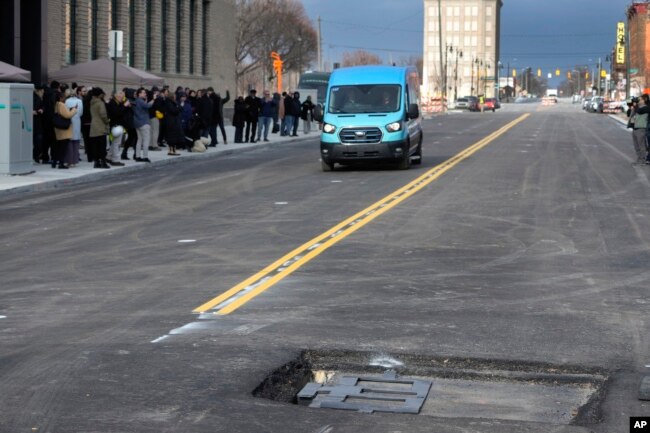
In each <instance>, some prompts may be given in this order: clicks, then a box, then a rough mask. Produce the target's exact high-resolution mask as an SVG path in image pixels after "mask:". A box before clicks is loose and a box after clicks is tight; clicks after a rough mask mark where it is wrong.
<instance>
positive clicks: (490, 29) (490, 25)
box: [485, 21, 492, 32]
mask: <svg viewBox="0 0 650 433" xmlns="http://www.w3.org/2000/svg"><path fill="white" fill-rule="evenodd" d="M485 31H486V32H491V31H492V23H491V22H489V21H488V22H486V23H485Z"/></svg>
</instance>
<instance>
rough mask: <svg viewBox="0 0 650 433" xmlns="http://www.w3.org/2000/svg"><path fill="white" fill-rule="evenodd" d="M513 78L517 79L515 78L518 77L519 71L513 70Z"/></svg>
mask: <svg viewBox="0 0 650 433" xmlns="http://www.w3.org/2000/svg"><path fill="white" fill-rule="evenodd" d="M512 76H513V77H515V78H516V77H517V70H516V69H513V70H512Z"/></svg>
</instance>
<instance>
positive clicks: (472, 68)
mask: <svg viewBox="0 0 650 433" xmlns="http://www.w3.org/2000/svg"><path fill="white" fill-rule="evenodd" d="M475 61H476V59H474V56H472V61H471V62H470V67H471V70H472V78H471V79H470V84H469V93H470V95H474V62H475Z"/></svg>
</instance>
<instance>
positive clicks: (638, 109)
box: [628, 94, 650, 165]
mask: <svg viewBox="0 0 650 433" xmlns="http://www.w3.org/2000/svg"><path fill="white" fill-rule="evenodd" d="M649 103H650V97H648V95H646V94H643V95H641V97H640V98H632V101H631V106H630V110H629V116H630V121H629V122H628V127H631V128H632V142H633V144H634V151H635V152H636V161H635V162H633V163H632V164H634V165H643V164H647V162H646V159H647V156H648V149H647V139H646V130H647V127H648V113H650V106H649Z"/></svg>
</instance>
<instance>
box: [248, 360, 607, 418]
mask: <svg viewBox="0 0 650 433" xmlns="http://www.w3.org/2000/svg"><path fill="white" fill-rule="evenodd" d="M379 357H382V358H385V359H391V360H392V365H394V368H391V370H389V371H391V372H392V371H395V372H396V373H395V375H399V376H396V377H400V378H403V380H404V381H406V382H408V383H414V382H417V383H421V384H425V383H429V384H431V390H430V392H429V393H428V396H426V397H422V396H421V395H420V394H421V393H420V392H419V391H418V392H415V391H413V389H409V388H408V387H407V388H406V389H404V388H402V389H399V390H396V391H394V392H395V393H396V394H397V397H395V395H393V396H392V397H395V398H394V399H392V398H390V397H391V394H390V392H387V391H386V390H385V388H386V384H385V383H381V384H380V385H379V386H378V389H380V390H382V389H383V390H384V391H383V392H375V393H370V397H371V398H370V400H371V401H370V402H369V401H368V400H366V399H364V398H360V396H362V395H363V394H364V391H363V390H361V391H360V389H362V388H363V387H362V386H359V385H358V383H359V382H364V381H365V379H368V378H370V381H371V382H382V380H383V379H382V378H385V377H386V376H385V375H386V374H387V369H386V368H385V367H384V366H383V365H384V364H383V363H377V362H376V360H377V359H378V358H379ZM400 364H401V365H400ZM390 374H393V373H390ZM608 377H609V374H608V372H606V371H604V370H602V369H597V368H589V367H581V366H567V365H552V364H546V363H538V362H522V361H507V360H486V359H461V358H438V357H433V356H423V355H413V354H381V355H378V354H376V353H366V352H351V351H305V352H303V353H301V354H300V356H299V357H298V358H297V359H294V360H293V361H290V362H289V363H287V364H285V365H283V366H281V367H279V368H278V369H276V370H275V371H273V372H272V373H271V374H269V375H268V376H267V377H266V378H265V379H264V380H263V381H262V383H261V384H260V385H259V386H258V387H257V388H256V389H255V390H254V391H253V395H254V396H256V397H261V398H267V399H271V400H275V401H280V402H284V403H293V404H303V405H308V406H309V407H319V408H330V409H348V410H358V411H360V412H373V411H383V412H403V413H413V414H417V413H419V415H420V416H432V417H440V418H480V419H492V420H507V421H522V422H537V423H547V424H553V425H588V424H593V423H596V422H599V421H600V418H601V411H600V402H601V400H602V399H603V396H604V393H605V389H606V383H607V379H608ZM366 382H367V381H366ZM385 382H389V381H385ZM375 385H376V384H375V383H373V384H371V385H370V386H367V388H369V389H375V388H377V387H376V386H375ZM418 389H419V390H422V389H423V388H422V387H419V388H418ZM319 392H320V393H322V395H318V394H319ZM367 392H368V391H366V393H367ZM328 393H329V394H331V395H328ZM409 393H410V394H411V397H412V398H414V400H412V401H411V400H409V398H408V394H409ZM377 395H378V396H379V398H374V399H373V398H372V397H376V396H377ZM416 397H417V398H420V399H421V400H418V399H417V398H416ZM382 399H383V400H382Z"/></svg>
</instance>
